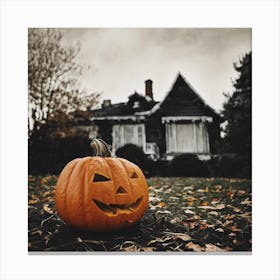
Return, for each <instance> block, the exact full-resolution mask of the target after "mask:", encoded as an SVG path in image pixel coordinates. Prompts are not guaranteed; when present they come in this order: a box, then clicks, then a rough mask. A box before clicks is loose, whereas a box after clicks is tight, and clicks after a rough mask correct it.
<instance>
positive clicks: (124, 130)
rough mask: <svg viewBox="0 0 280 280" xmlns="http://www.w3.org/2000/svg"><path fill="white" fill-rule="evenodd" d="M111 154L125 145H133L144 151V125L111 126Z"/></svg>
mask: <svg viewBox="0 0 280 280" xmlns="http://www.w3.org/2000/svg"><path fill="white" fill-rule="evenodd" d="M112 138H113V153H115V151H116V150H117V149H118V148H120V147H122V146H124V145H125V144H129V143H131V144H135V145H137V146H140V147H142V148H143V150H144V151H145V149H146V135H145V125H144V124H116V125H113V131H112Z"/></svg>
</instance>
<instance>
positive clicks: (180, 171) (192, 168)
mask: <svg viewBox="0 0 280 280" xmlns="http://www.w3.org/2000/svg"><path fill="white" fill-rule="evenodd" d="M171 167H172V174H173V176H176V177H206V176H209V172H208V168H207V165H206V164H205V162H203V161H201V160H199V159H198V157H197V156H196V155H193V154H182V155H179V156H176V157H175V158H174V159H173V160H172V162H171Z"/></svg>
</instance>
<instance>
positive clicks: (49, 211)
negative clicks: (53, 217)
mask: <svg viewBox="0 0 280 280" xmlns="http://www.w3.org/2000/svg"><path fill="white" fill-rule="evenodd" d="M43 210H44V211H45V212H47V213H49V214H53V211H52V209H51V208H50V207H49V204H48V203H45V204H43Z"/></svg>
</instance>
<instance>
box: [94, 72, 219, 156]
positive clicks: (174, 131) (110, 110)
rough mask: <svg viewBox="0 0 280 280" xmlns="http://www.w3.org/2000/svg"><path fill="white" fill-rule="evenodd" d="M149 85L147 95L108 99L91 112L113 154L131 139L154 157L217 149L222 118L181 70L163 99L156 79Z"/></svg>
mask: <svg viewBox="0 0 280 280" xmlns="http://www.w3.org/2000/svg"><path fill="white" fill-rule="evenodd" d="M145 85H146V92H145V95H141V94H139V93H137V92H135V93H134V94H132V95H130V96H129V97H128V102H126V103H118V104H111V102H110V100H104V102H103V105H102V108H101V109H98V110H94V111H92V112H91V117H90V119H89V120H90V123H91V126H92V125H95V126H97V127H98V130H97V135H96V136H97V137H101V138H103V139H104V140H105V141H106V142H108V143H109V144H111V145H112V152H113V154H114V153H115V152H116V150H117V149H118V148H120V147H122V146H124V145H125V144H128V143H132V144H135V145H137V146H140V147H142V149H143V151H144V152H145V153H146V154H147V155H149V156H150V157H151V158H153V159H158V158H163V159H167V160H170V159H172V158H173V157H174V156H176V155H178V154H182V153H191V154H197V155H199V156H200V157H203V156H209V155H210V154H211V153H215V148H216V147H215V145H216V142H217V140H218V139H219V138H220V121H221V118H220V116H219V115H218V114H217V113H216V112H215V111H214V110H213V109H212V108H211V107H210V106H208V105H207V104H206V103H205V102H204V101H203V100H202V98H201V97H200V96H199V94H198V93H196V92H195V90H194V89H193V88H192V87H191V85H190V84H189V83H188V82H187V81H186V80H185V79H184V78H183V77H182V75H181V74H178V76H177V78H176V80H175V82H174V84H173V85H172V88H171V90H170V91H169V92H168V93H167V95H166V97H165V98H164V99H163V100H162V101H161V102H156V101H154V98H153V89H152V81H151V80H147V81H146V82H145Z"/></svg>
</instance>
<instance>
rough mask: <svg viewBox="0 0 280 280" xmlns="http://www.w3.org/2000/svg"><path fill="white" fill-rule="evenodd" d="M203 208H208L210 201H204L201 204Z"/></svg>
mask: <svg viewBox="0 0 280 280" xmlns="http://www.w3.org/2000/svg"><path fill="white" fill-rule="evenodd" d="M200 205H201V206H206V205H208V201H202V203H200Z"/></svg>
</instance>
